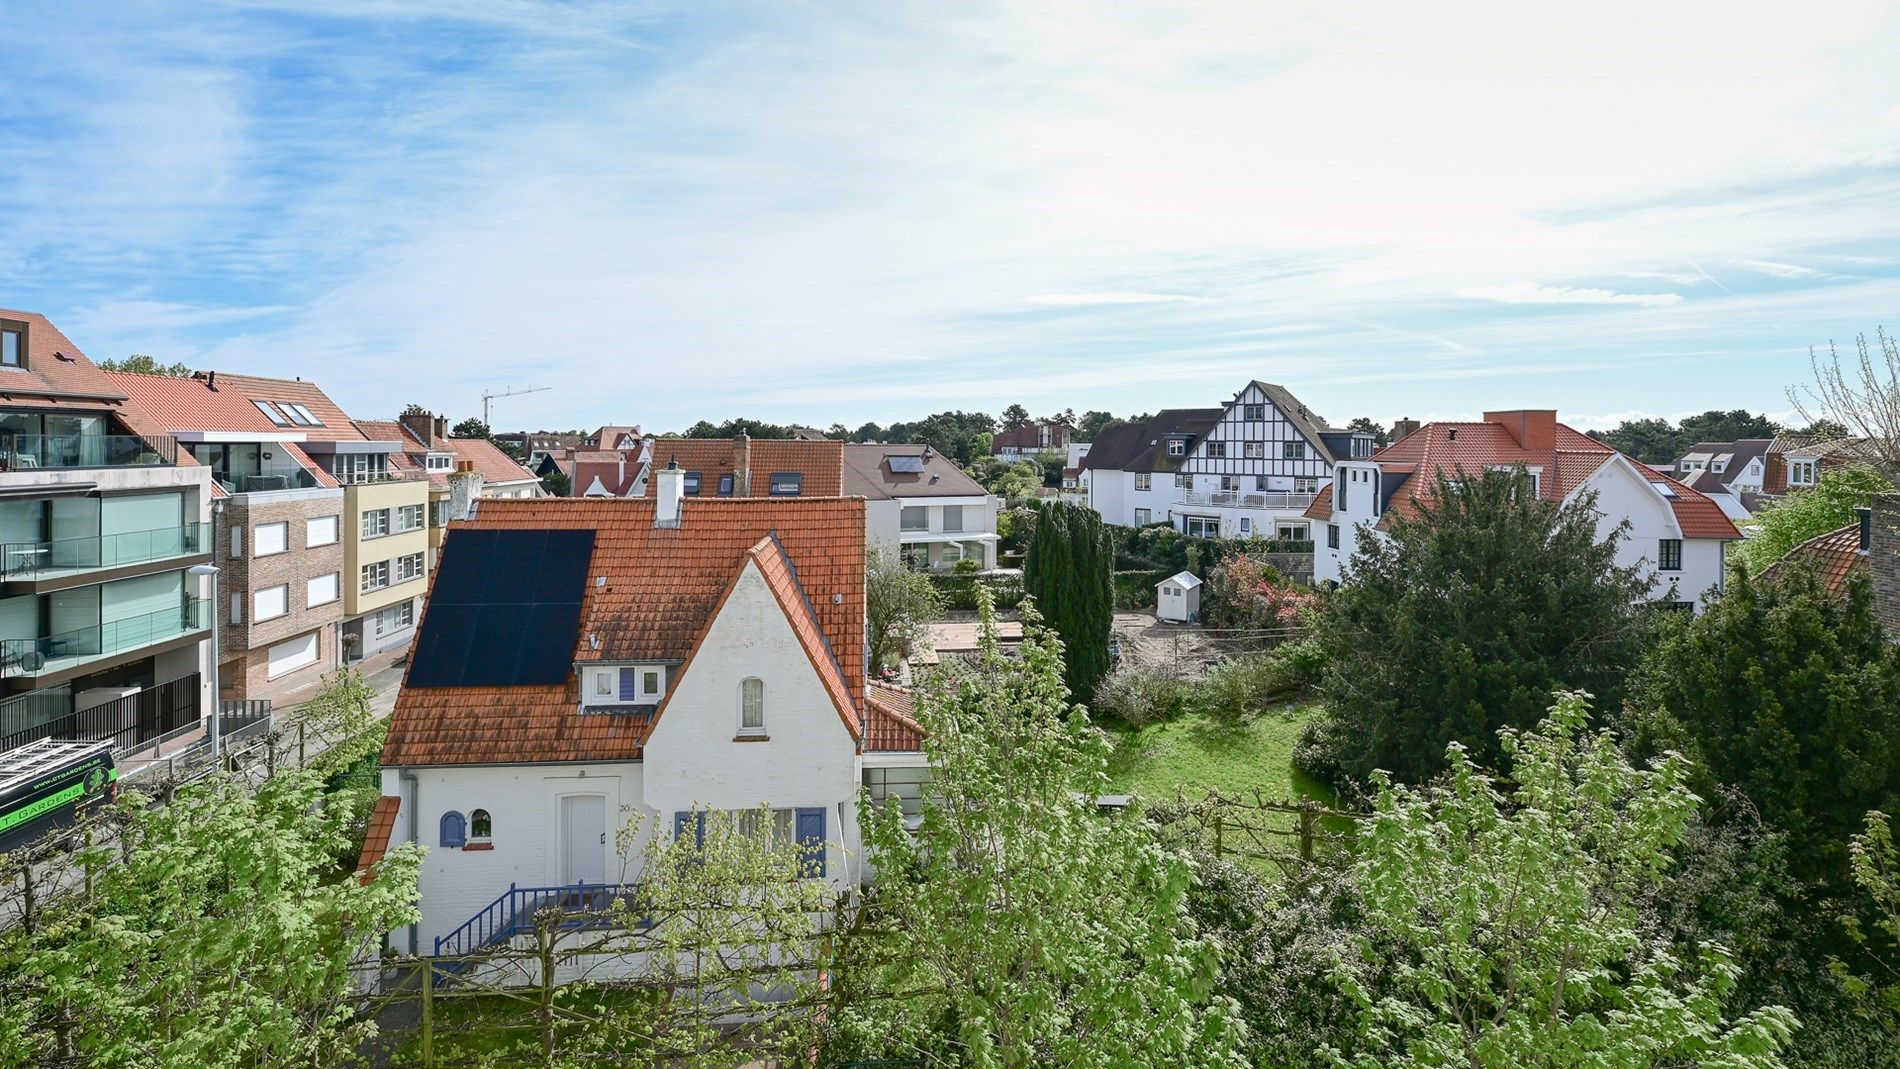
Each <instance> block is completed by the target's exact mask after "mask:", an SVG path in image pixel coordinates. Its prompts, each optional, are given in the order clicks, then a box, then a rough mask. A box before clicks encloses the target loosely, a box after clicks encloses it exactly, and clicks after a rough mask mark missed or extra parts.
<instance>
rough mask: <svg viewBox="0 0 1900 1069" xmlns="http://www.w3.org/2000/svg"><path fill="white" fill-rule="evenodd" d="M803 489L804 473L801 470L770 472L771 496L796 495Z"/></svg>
mask: <svg viewBox="0 0 1900 1069" xmlns="http://www.w3.org/2000/svg"><path fill="white" fill-rule="evenodd" d="M804 490H805V473H804V472H802V471H775V472H773V473H772V496H773V497H797V496H798V495H799V494H801V493H803V492H804Z"/></svg>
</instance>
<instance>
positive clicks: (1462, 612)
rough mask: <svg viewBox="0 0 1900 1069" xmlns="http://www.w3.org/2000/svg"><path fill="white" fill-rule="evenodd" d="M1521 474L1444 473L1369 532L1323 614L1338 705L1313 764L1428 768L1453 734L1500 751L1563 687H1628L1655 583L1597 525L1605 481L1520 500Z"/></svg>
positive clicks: (1307, 757) (1351, 768) (1313, 769)
mask: <svg viewBox="0 0 1900 1069" xmlns="http://www.w3.org/2000/svg"><path fill="white" fill-rule="evenodd" d="M1522 485H1523V483H1522V473H1521V472H1506V471H1488V472H1485V473H1483V474H1482V475H1479V476H1477V477H1472V476H1471V475H1470V474H1469V473H1466V474H1465V475H1464V477H1463V481H1462V484H1461V485H1460V486H1458V487H1456V488H1454V487H1452V486H1451V485H1450V484H1449V483H1448V482H1447V481H1446V480H1445V478H1444V476H1443V475H1442V474H1441V475H1440V476H1438V485H1437V495H1436V501H1435V502H1426V503H1421V504H1420V506H1419V511H1418V515H1417V517H1416V518H1412V517H1407V516H1403V515H1399V514H1396V513H1388V514H1387V516H1386V523H1387V530H1386V531H1385V534H1386V537H1383V538H1362V539H1360V540H1359V549H1358V552H1356V553H1355V554H1354V555H1353V558H1352V561H1351V562H1350V564H1349V566H1348V569H1347V576H1346V581H1345V585H1344V586H1342V587H1341V588H1340V589H1338V590H1336V591H1334V592H1333V594H1332V595H1331V596H1330V597H1329V598H1327V599H1326V601H1325V603H1324V606H1323V608H1322V609H1321V614H1320V620H1319V622H1318V626H1317V635H1318V639H1319V642H1320V643H1321V645H1322V646H1323V647H1324V649H1325V651H1326V664H1327V669H1326V674H1325V677H1324V680H1323V682H1322V691H1323V693H1324V694H1325V696H1326V699H1327V705H1328V713H1329V721H1328V722H1327V723H1326V724H1325V725H1323V726H1322V728H1321V729H1319V730H1320V731H1321V737H1320V739H1319V740H1316V745H1314V746H1312V747H1308V748H1306V749H1305V751H1304V756H1303V761H1305V762H1306V763H1307V764H1308V766H1309V767H1308V769H1307V771H1309V772H1310V773H1313V774H1315V775H1320V776H1323V777H1325V778H1330V779H1338V778H1339V777H1340V775H1341V774H1342V773H1343V774H1344V776H1345V777H1348V778H1351V779H1356V780H1364V779H1365V778H1366V777H1367V776H1369V775H1370V774H1371V773H1372V771H1373V770H1374V769H1385V770H1386V771H1388V772H1390V773H1392V775H1393V776H1394V777H1396V778H1397V779H1399V780H1400V781H1403V782H1420V781H1422V780H1425V779H1427V778H1429V777H1431V776H1433V775H1435V774H1436V773H1438V772H1439V771H1440V770H1442V769H1443V767H1444V754H1445V748H1446V746H1448V745H1449V744H1451V743H1459V744H1461V745H1463V746H1465V747H1467V748H1469V750H1470V752H1471V754H1472V756H1473V757H1474V758H1475V759H1477V760H1479V761H1480V762H1486V763H1491V762H1494V760H1495V758H1496V757H1497V749H1496V746H1497V737H1498V736H1497V732H1498V730H1499V729H1500V728H1505V727H1514V728H1520V729H1522V728H1529V727H1531V726H1533V725H1535V724H1536V723H1537V722H1538V721H1539V720H1540V719H1541V718H1542V716H1543V712H1544V709H1545V706H1546V704H1547V703H1548V701H1549V696H1550V694H1551V692H1552V691H1553V690H1555V689H1559V688H1564V689H1576V690H1584V691H1588V692H1590V693H1592V694H1595V695H1597V696H1599V698H1600V699H1601V700H1603V701H1604V702H1605V703H1615V702H1616V701H1617V700H1618V699H1619V697H1620V695H1621V693H1622V691H1623V676H1624V673H1625V672H1627V670H1628V669H1629V667H1630V666H1631V665H1632V664H1634V663H1635V658H1636V652H1637V651H1636V647H1637V631H1638V628H1637V626H1636V615H1635V613H1634V612H1633V611H1632V608H1631V602H1632V601H1633V600H1635V599H1636V598H1638V597H1640V596H1641V595H1642V594H1643V593H1644V584H1643V581H1642V580H1641V579H1640V578H1639V577H1638V576H1637V574H1636V573H1635V571H1634V569H1629V568H1622V567H1619V566H1617V564H1616V546H1617V542H1618V540H1619V539H1620V538H1621V537H1622V532H1621V530H1620V529H1619V530H1618V531H1615V532H1612V533H1611V534H1610V535H1608V536H1605V537H1599V535H1598V532H1597V515H1596V502H1595V499H1594V497H1593V496H1590V495H1584V496H1581V497H1578V498H1574V499H1572V500H1570V501H1566V502H1563V503H1561V504H1560V503H1557V502H1551V501H1544V500H1519V499H1518V497H1519V495H1518V492H1517V491H1518V489H1519V488H1520V487H1521V486H1522Z"/></svg>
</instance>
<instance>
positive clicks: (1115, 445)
mask: <svg viewBox="0 0 1900 1069" xmlns="http://www.w3.org/2000/svg"><path fill="white" fill-rule="evenodd" d="M1374 448H1375V442H1374V440H1373V438H1372V436H1371V435H1369V434H1363V433H1358V432H1354V431H1349V430H1344V429H1340V428H1336V427H1332V426H1330V425H1328V424H1327V423H1326V421H1325V420H1323V419H1321V418H1320V417H1319V416H1318V415H1317V414H1316V413H1314V412H1313V411H1312V410H1311V409H1309V408H1307V407H1306V405H1305V404H1303V403H1302V402H1301V401H1300V400H1299V399H1298V398H1296V397H1294V396H1293V395H1292V394H1291V393H1290V392H1288V391H1287V390H1286V388H1285V387H1282V386H1276V385H1274V384H1273V383H1269V382H1258V381H1255V382H1250V383H1248V384H1247V385H1246V386H1245V387H1243V388H1242V389H1241V390H1240V392H1238V393H1236V394H1235V395H1234V397H1233V399H1232V400H1230V401H1228V402H1227V403H1226V404H1225V405H1223V406H1222V407H1220V408H1171V409H1164V410H1162V411H1160V412H1157V413H1156V414H1155V415H1154V416H1152V417H1150V418H1149V419H1146V420H1143V421H1141V422H1139V423H1113V424H1110V425H1109V426H1108V427H1106V428H1104V429H1103V430H1102V432H1101V433H1100V434H1098V435H1097V436H1096V440H1095V442H1094V443H1093V444H1092V445H1091V446H1090V448H1089V452H1088V455H1087V456H1085V457H1083V458H1082V472H1081V483H1082V487H1083V490H1084V493H1085V495H1086V500H1087V502H1088V505H1089V507H1090V508H1093V509H1094V510H1095V511H1097V512H1099V513H1100V514H1101V516H1102V519H1103V521H1104V522H1107V523H1114V524H1120V525H1122V526H1124V527H1145V526H1147V525H1149V524H1153V523H1166V524H1168V525H1170V526H1172V527H1174V528H1175V529H1176V530H1178V531H1181V532H1182V533H1183V534H1189V535H1195V536H1199V537H1205V538H1251V537H1255V536H1258V537H1263V538H1272V539H1279V540H1283V541H1297V542H1305V541H1311V540H1312V524H1311V522H1310V521H1309V520H1308V519H1307V518H1306V516H1305V515H1304V513H1305V511H1306V507H1307V506H1308V505H1310V504H1312V503H1313V500H1314V498H1315V496H1316V495H1317V493H1318V491H1319V487H1320V484H1321V483H1323V482H1325V481H1326V480H1328V479H1329V478H1331V477H1332V470H1333V465H1334V464H1335V463H1337V462H1339V461H1341V460H1351V459H1355V458H1364V457H1369V456H1371V455H1372V453H1373V450H1374Z"/></svg>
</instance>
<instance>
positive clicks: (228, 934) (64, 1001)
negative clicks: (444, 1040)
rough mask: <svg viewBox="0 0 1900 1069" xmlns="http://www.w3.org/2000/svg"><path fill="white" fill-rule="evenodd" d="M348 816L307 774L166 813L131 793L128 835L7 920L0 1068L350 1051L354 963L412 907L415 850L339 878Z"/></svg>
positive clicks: (218, 785)
mask: <svg viewBox="0 0 1900 1069" xmlns="http://www.w3.org/2000/svg"><path fill="white" fill-rule="evenodd" d="M354 815H355V814H354V813H353V810H352V807H351V806H350V805H348V804H344V803H343V801H342V800H340V799H339V798H338V797H337V796H330V797H329V798H328V799H327V800H326V797H325V795H324V793H323V783H322V780H321V778H319V776H318V774H317V773H314V772H308V771H287V772H279V773H278V775H277V776H275V777H274V778H272V779H270V780H268V781H266V782H265V783H264V784H263V786H261V787H260V788H259V789H258V790H257V792H256V793H255V794H252V793H251V792H249V791H248V790H246V789H245V787H244V785H243V784H241V783H239V782H237V781H235V780H233V779H230V778H228V777H224V776H218V777H214V778H213V779H211V780H208V781H204V782H201V783H199V784H194V785H192V786H188V787H185V788H183V789H181V790H179V791H178V792H177V794H176V795H175V796H174V798H173V799H172V801H171V803H170V804H169V805H166V806H162V807H158V808H153V807H152V806H151V799H149V798H147V797H145V796H143V795H141V794H139V793H138V792H136V791H133V792H128V793H127V794H126V796H125V797H124V798H123V799H122V800H121V801H120V803H119V804H118V806H117V807H116V816H117V818H118V820H119V821H120V822H121V823H122V825H123V831H122V845H121V846H119V847H109V846H101V847H95V848H90V849H87V850H85V851H84V852H83V853H82V854H81V855H80V858H79V863H80V864H81V865H83V866H84V867H85V869H86V870H87V874H88V878H87V880H86V882H85V884H84V887H83V889H82V890H79V891H77V892H75V893H72V894H69V895H67V896H66V897H64V898H61V899H58V900H56V901H55V902H54V904H53V905H52V906H51V907H49V908H48V909H47V910H46V911H45V912H44V914H43V915H42V916H41V918H40V920H39V923H38V924H36V925H35V926H33V927H32V928H30V929H29V928H27V927H25V926H20V927H15V928H13V929H10V930H8V931H6V932H4V933H0V975H4V976H5V977H6V978H7V997H6V1005H7V1012H6V1013H5V1014H4V1015H0V1016H3V1017H4V1018H5V1023H4V1024H0V1064H5V1065H48V1064H73V1065H99V1066H108V1065H109V1066H124V1067H128V1069H145V1067H152V1069H159V1067H165V1069H170V1067H174V1066H176V1067H182V1066H239V1065H332V1064H339V1063H342V1062H345V1061H348V1060H350V1059H351V1058H352V1057H353V1055H354V1053H355V1049H356V1047H357V1045H358V1044H359V1043H360V1042H361V1041H362V1040H363V1039H364V1038H365V1037H366V1036H367V1035H368V1034H369V1032H370V1030H371V1029H372V1028H373V1027H374V1026H373V1023H372V1022H370V1021H367V1020H363V1019H360V1018H359V1015H358V1014H357V1012H356V995H357V990H356V987H355V980H356V977H355V976H354V975H353V974H352V972H351V965H352V963H354V962H358V961H361V960H365V959H368V960H374V957H375V954H376V952H377V950H378V949H379V944H380V942H381V940H382V933H384V932H386V931H389V930H391V929H393V928H398V927H401V926H402V925H404V924H407V923H409V922H410V921H412V920H414V919H415V917H416V913H415V902H416V867H417V862H418V860H419V858H420V856H421V851H420V849H419V848H417V847H416V846H414V845H411V844H403V845H400V846H398V847H396V848H395V849H393V850H391V851H390V853H389V854H388V856H386V857H385V858H384V859H383V860H382V862H381V863H380V864H379V865H378V867H377V869H376V870H374V872H375V875H374V878H372V879H370V880H368V881H367V882H365V881H362V880H358V879H353V878H348V877H347V876H342V874H340V873H339V872H338V871H337V869H338V862H339V859H341V858H345V857H347V856H348V855H349V854H350V853H351V852H352V851H353V847H354V843H353V842H352V841H351V839H350V838H349V835H348V829H349V828H350V827H351V826H352V824H353V823H354ZM339 877H341V878H339Z"/></svg>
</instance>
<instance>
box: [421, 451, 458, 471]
mask: <svg viewBox="0 0 1900 1069" xmlns="http://www.w3.org/2000/svg"><path fill="white" fill-rule="evenodd" d="M425 463H426V465H427V467H428V470H430V471H448V470H449V469H451V468H453V467H455V454H453V453H430V454H429V456H428V459H427V461H426V462H425Z"/></svg>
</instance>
